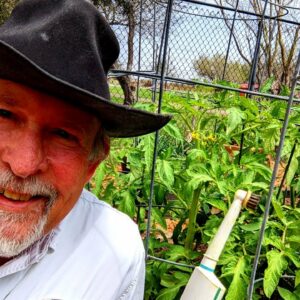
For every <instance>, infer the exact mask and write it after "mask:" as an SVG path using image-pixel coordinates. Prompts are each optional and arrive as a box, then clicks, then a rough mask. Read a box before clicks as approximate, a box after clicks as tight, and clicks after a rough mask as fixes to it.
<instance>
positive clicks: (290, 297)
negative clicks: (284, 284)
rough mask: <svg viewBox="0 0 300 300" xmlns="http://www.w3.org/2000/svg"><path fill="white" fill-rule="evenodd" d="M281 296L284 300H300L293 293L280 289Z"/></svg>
mask: <svg viewBox="0 0 300 300" xmlns="http://www.w3.org/2000/svg"><path fill="white" fill-rule="evenodd" d="M277 289H278V292H279V295H280V296H281V297H282V299H283V300H299V298H298V297H297V296H296V295H295V294H294V293H292V292H290V291H288V290H287V289H284V288H281V287H278V288H277Z"/></svg>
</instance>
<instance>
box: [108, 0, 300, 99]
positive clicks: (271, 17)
mask: <svg viewBox="0 0 300 300" xmlns="http://www.w3.org/2000/svg"><path fill="white" fill-rule="evenodd" d="M133 2H137V3H136V4H135V5H136V6H135V10H134V11H132V12H131V13H129V14H128V15H127V16H126V18H127V19H129V18H132V19H134V21H133V22H134V26H131V27H130V26H128V22H127V23H126V22H116V21H114V22H112V23H113V24H117V25H113V27H114V30H115V32H116V34H117V36H118V38H119V41H120V44H121V53H120V58H119V60H118V63H117V65H116V68H117V69H119V70H126V71H135V72H142V74H141V75H140V76H134V77H130V80H127V82H126V83H124V84H121V86H122V88H123V91H125V89H127V94H126V93H125V96H126V98H128V99H127V102H129V103H130V102H134V101H137V100H138V99H139V98H140V97H141V98H148V95H149V90H151V89H152V90H153V88H155V87H153V82H152V80H151V78H147V77H146V78H145V77H144V76H143V75H144V74H147V75H151V74H152V75H153V74H156V75H157V74H160V71H161V68H162V54H163V53H162V51H163V43H164V40H165V38H166V35H168V40H169V42H168V49H167V52H166V58H165V76H166V77H172V78H176V79H184V80H192V81H197V82H198V81H200V82H216V81H218V80H226V81H229V82H233V83H236V87H241V88H247V87H248V86H249V87H250V85H248V82H251V81H253V82H252V84H255V88H256V89H258V88H259V87H260V86H261V85H263V84H264V82H265V81H266V80H268V79H269V78H273V86H272V87H271V89H270V92H271V93H274V94H278V93H280V92H281V90H282V86H283V85H284V86H290V84H291V76H292V71H293V69H294V66H295V59H296V54H297V51H298V50H299V24H300V23H299V22H298V21H297V13H299V10H298V9H299V7H282V6H278V5H275V4H272V3H271V2H269V3H268V4H266V5H264V3H265V2H264V1H261V3H260V5H258V7H256V4H255V3H257V1H251V0H250V1H239V0H237V1H227V2H228V3H230V4H227V5H226V6H221V5H220V4H221V3H223V2H222V1H221V0H214V1H207V2H204V1H174V3H173V5H172V16H171V20H170V27H169V30H168V32H166V30H165V25H166V8H167V4H168V2H167V1H163V0H162V1H147V0H141V1H133ZM295 5H298V4H297V3H296V4H295ZM119 9H121V8H119ZM130 14H131V15H130ZM120 24H121V25H120ZM253 68H254V69H253ZM119 75H120V73H119ZM251 76H252V78H251ZM113 86H114V87H115V88H114V89H112V94H113V95H114V96H115V97H116V98H118V99H119V101H122V99H123V98H124V97H123V96H124V92H123V91H122V88H120V87H119V85H118V83H117V81H113ZM165 88H166V89H168V83H165ZM128 93H129V94H130V95H129V96H128ZM143 94H144V95H143Z"/></svg>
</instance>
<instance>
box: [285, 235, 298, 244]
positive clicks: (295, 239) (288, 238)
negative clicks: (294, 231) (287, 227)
mask: <svg viewBox="0 0 300 300" xmlns="http://www.w3.org/2000/svg"><path fill="white" fill-rule="evenodd" d="M287 240H288V241H289V242H293V243H298V244H300V236H299V235H292V236H289V237H287Z"/></svg>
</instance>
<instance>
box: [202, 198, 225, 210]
mask: <svg viewBox="0 0 300 300" xmlns="http://www.w3.org/2000/svg"><path fill="white" fill-rule="evenodd" d="M205 202H206V203H208V204H210V205H212V206H213V207H216V208H218V209H220V210H222V211H224V212H225V213H226V212H227V210H228V208H227V204H226V203H225V202H224V201H223V200H219V199H209V200H206V201H205Z"/></svg>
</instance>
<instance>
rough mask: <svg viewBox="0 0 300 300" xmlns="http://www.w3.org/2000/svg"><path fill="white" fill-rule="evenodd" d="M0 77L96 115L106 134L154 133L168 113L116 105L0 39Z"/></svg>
mask: <svg viewBox="0 0 300 300" xmlns="http://www.w3.org/2000/svg"><path fill="white" fill-rule="evenodd" d="M0 78H3V79H8V80H12V81H15V82H19V83H21V84H25V85H27V86H29V87H32V88H35V89H38V90H40V91H42V92H45V93H47V94H50V95H53V96H55V97H58V98H60V99H62V100H64V101H67V102H69V103H70V104H72V105H76V106H81V107H82V108H85V109H88V110H89V111H91V112H92V113H94V114H95V115H96V116H97V117H99V119H100V121H101V124H102V126H103V128H104V129H105V132H106V134H107V135H109V136H111V137H134V136H139V135H144V134H147V133H151V132H154V131H156V130H159V129H160V128H162V127H163V126H164V125H165V124H167V123H168V122H169V121H170V119H171V116H170V115H159V114H153V113H150V112H146V111H142V110H138V109H134V108H132V107H130V106H125V105H119V104H116V103H113V102H111V101H109V100H106V99H104V98H102V97H100V96H98V95H96V94H93V93H91V92H89V91H86V90H83V89H81V88H79V87H77V86H75V85H72V84H70V83H68V82H66V81H63V80H61V79H59V78H57V77H55V76H53V75H51V74H49V73H48V72H47V71H45V70H43V69H42V68H40V67H39V66H38V65H36V64H35V63H34V62H33V61H31V60H30V59H29V58H28V57H26V56H24V55H23V54H22V53H20V52H19V51H18V50H16V49H15V48H13V47H11V46H10V45H8V44H7V43H5V42H3V41H1V40H0Z"/></svg>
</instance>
